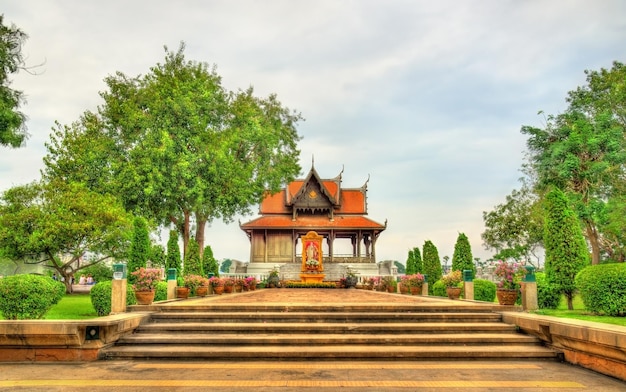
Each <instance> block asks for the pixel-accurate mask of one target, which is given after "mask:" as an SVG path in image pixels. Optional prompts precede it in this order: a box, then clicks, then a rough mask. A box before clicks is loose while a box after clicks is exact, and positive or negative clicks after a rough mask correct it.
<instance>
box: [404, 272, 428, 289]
mask: <svg viewBox="0 0 626 392" xmlns="http://www.w3.org/2000/svg"><path fill="white" fill-rule="evenodd" d="M402 283H404V284H406V285H407V286H409V287H422V285H423V284H424V275H422V274H420V273H419V272H418V273H415V274H412V275H404V276H403V277H402Z"/></svg>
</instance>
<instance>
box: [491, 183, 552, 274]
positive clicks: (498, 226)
mask: <svg viewBox="0 0 626 392" xmlns="http://www.w3.org/2000/svg"><path fill="white" fill-rule="evenodd" d="M483 221H484V223H485V231H484V232H483V233H482V235H481V237H482V240H483V243H484V245H485V247H486V248H487V249H493V250H495V251H496V252H497V253H496V254H495V255H494V256H493V257H494V259H499V260H507V259H514V260H516V261H521V260H526V261H529V262H530V261H531V260H532V259H534V260H535V261H536V264H538V261H539V257H538V255H537V250H538V249H539V247H540V246H541V245H542V241H543V210H542V208H541V203H540V199H539V197H538V196H537V194H535V193H533V192H532V189H531V188H530V187H529V186H528V185H526V184H524V186H522V188H521V189H519V190H513V191H512V192H511V194H510V195H508V196H506V201H505V202H504V203H502V204H498V205H497V206H495V207H494V209H493V210H492V211H489V212H486V211H484V212H483Z"/></svg>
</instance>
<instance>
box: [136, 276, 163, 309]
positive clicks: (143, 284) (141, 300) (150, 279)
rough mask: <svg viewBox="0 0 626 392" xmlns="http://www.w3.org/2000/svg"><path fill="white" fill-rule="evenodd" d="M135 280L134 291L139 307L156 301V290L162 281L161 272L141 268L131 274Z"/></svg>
mask: <svg viewBox="0 0 626 392" xmlns="http://www.w3.org/2000/svg"><path fill="white" fill-rule="evenodd" d="M130 274H131V275H132V276H134V278H135V284H133V290H134V291H135V297H136V298H137V303H138V304H139V305H150V304H151V303H152V301H154V290H155V289H156V285H157V283H158V282H159V281H160V280H161V270H160V269H156V268H144V267H141V268H139V269H138V270H136V271H133V272H131V273H130Z"/></svg>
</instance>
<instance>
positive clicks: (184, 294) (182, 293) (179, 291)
mask: <svg viewBox="0 0 626 392" xmlns="http://www.w3.org/2000/svg"><path fill="white" fill-rule="evenodd" d="M176 298H183V299H186V298H189V287H180V286H178V287H176Z"/></svg>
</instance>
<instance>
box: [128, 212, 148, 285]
mask: <svg viewBox="0 0 626 392" xmlns="http://www.w3.org/2000/svg"><path fill="white" fill-rule="evenodd" d="M150 248H151V244H150V234H149V232H148V224H147V223H146V220H145V219H143V218H142V217H135V219H134V220H133V237H132V239H131V242H130V251H129V252H128V267H127V268H128V281H129V282H130V283H135V282H134V281H135V279H134V276H133V275H131V272H134V271H136V270H138V269H139V268H141V267H144V268H145V267H146V265H147V263H148V258H149V256H150Z"/></svg>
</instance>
